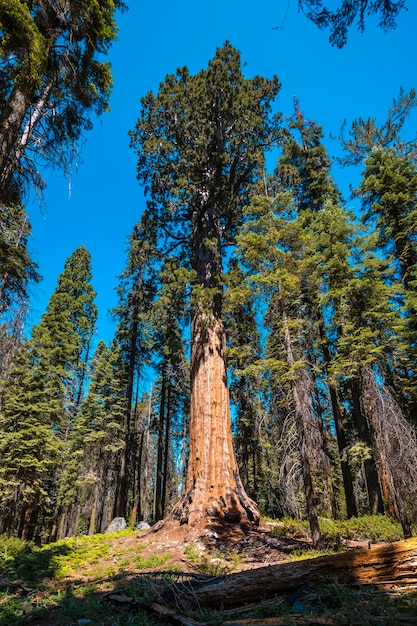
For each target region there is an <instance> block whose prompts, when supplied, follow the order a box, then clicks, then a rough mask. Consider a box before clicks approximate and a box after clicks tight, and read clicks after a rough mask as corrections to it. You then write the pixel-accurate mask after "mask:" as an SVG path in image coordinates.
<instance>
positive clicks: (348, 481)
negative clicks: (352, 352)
mask: <svg viewBox="0 0 417 626" xmlns="http://www.w3.org/2000/svg"><path fill="white" fill-rule="evenodd" d="M319 332H320V339H321V340H322V345H323V356H324V362H325V366H326V370H328V368H329V365H330V363H331V360H332V358H331V354H330V349H329V346H328V340H327V334H326V331H325V329H324V326H323V324H322V323H320V325H319ZM327 386H328V389H329V395H330V402H331V405H332V413H333V421H334V425H335V430H336V438H337V446H338V449H339V457H340V469H341V470H342V478H343V487H344V491H345V501H346V513H347V516H348V517H357V515H358V509H357V506H356V501H355V494H354V489H353V480H352V474H351V472H350V467H349V462H348V458H347V448H348V443H347V438H346V428H345V425H344V423H343V417H342V410H341V407H340V402H339V396H338V393H337V389H336V386H335V385H333V384H332V383H331V382H328V383H327Z"/></svg>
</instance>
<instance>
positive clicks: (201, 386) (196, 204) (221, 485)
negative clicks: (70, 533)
mask: <svg viewBox="0 0 417 626" xmlns="http://www.w3.org/2000/svg"><path fill="white" fill-rule="evenodd" d="M278 89H279V83H278V80H277V79H276V78H274V79H272V80H266V79H263V78H261V77H258V76H257V77H255V78H253V79H250V80H249V79H245V78H244V76H243V74H242V70H241V66H240V58H239V53H238V52H237V51H236V50H234V49H233V48H232V46H231V45H230V44H229V43H226V44H225V45H224V46H223V47H222V48H220V49H218V50H217V52H216V55H215V57H214V59H212V60H211V61H210V62H209V65H208V68H207V69H206V70H202V71H200V72H199V73H197V74H196V75H194V76H191V75H190V73H189V71H188V70H187V68H185V67H184V68H181V69H179V70H177V73H176V74H175V75H171V76H167V77H166V79H165V82H163V83H162V84H161V85H160V88H159V92H158V94H157V95H156V96H155V95H154V94H153V93H149V94H147V95H146V96H145V97H144V98H143V100H142V111H141V114H140V118H139V120H138V122H137V124H136V128H135V130H134V131H132V132H131V139H132V146H133V147H134V148H135V149H136V150H137V152H138V166H137V171H138V178H139V180H141V181H142V182H144V183H145V185H146V189H147V191H148V193H149V197H150V202H149V208H150V211H151V215H152V219H153V222H154V224H155V225H156V226H157V227H159V228H161V229H163V232H164V233H165V234H166V236H167V238H168V241H169V243H170V245H173V244H174V245H178V244H179V243H180V242H183V244H184V247H183V250H184V252H185V253H186V254H187V256H188V259H189V263H190V264H191V268H192V270H193V281H192V329H191V418H190V455H189V462H188V476H187V484H186V488H185V493H184V496H183V498H182V500H181V501H180V502H179V503H178V505H177V507H176V508H175V510H174V516H175V517H176V518H178V519H180V520H181V521H182V522H188V523H190V524H192V523H194V522H195V523H199V522H200V523H204V522H205V520H206V518H207V517H212V516H214V517H216V518H218V519H219V520H221V521H226V522H232V523H238V522H247V521H249V522H255V523H256V522H257V521H258V519H259V514H258V512H257V510H256V507H255V505H254V503H253V502H252V501H251V500H250V499H249V498H248V496H247V495H246V494H245V491H244V489H243V486H242V485H241V480H240V478H239V474H238V470H237V465H236V461H235V457H234V453H233V449H232V437H231V428H230V411H229V396H228V389H227V375H226V370H225V329H224V323H223V311H222V302H223V295H222V292H223V279H222V262H223V252H222V250H223V246H224V244H225V243H227V242H229V241H232V240H233V236H234V234H235V232H236V229H237V227H238V226H239V224H240V222H241V210H242V206H243V205H244V204H245V202H246V199H247V193H248V188H249V185H250V184H251V183H252V182H253V181H254V180H255V178H256V176H257V175H258V173H259V172H260V168H261V167H262V165H263V158H264V157H263V151H264V149H265V147H266V146H268V145H270V144H271V143H273V142H274V140H275V139H276V138H277V135H278V128H277V119H276V118H272V117H271V115H270V113H271V103H272V100H273V98H274V97H275V96H276V94H277V92H278Z"/></svg>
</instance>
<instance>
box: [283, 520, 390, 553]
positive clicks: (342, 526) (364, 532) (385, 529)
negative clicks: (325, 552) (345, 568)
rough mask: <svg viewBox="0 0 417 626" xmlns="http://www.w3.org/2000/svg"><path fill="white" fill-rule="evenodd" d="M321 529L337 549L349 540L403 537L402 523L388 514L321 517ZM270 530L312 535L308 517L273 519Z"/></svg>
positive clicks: (296, 536)
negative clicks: (274, 520)
mask: <svg viewBox="0 0 417 626" xmlns="http://www.w3.org/2000/svg"><path fill="white" fill-rule="evenodd" d="M319 522H320V529H321V533H322V537H323V541H324V543H325V545H326V547H327V548H330V549H331V550H338V549H340V548H342V546H343V544H344V542H345V541H346V540H349V539H350V540H358V541H361V540H364V541H365V540H370V541H398V540H399V539H402V530H401V524H400V523H399V522H398V521H396V520H394V519H392V517H388V516H387V515H364V516H363V517H352V518H350V519H348V520H332V519H328V518H325V517H321V518H320V520H319ZM274 524H275V525H274V527H273V528H272V531H271V533H272V534H273V535H274V536H275V537H291V538H292V539H302V538H303V537H307V536H308V535H309V532H310V531H309V525H308V522H307V521H305V520H304V521H302V522H300V521H299V520H296V519H293V518H283V519H282V520H280V521H278V522H274Z"/></svg>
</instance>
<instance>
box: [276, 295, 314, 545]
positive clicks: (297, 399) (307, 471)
mask: <svg viewBox="0 0 417 626" xmlns="http://www.w3.org/2000/svg"><path fill="white" fill-rule="evenodd" d="M281 315H282V325H283V330H284V342H285V350H286V356H287V363H288V366H289V368H290V369H291V370H294V366H295V359H294V354H293V350H292V345H291V335H290V329H289V325H288V318H287V313H286V310H285V307H284V304H283V303H282V301H281ZM291 391H292V396H293V401H294V410H295V422H296V428H297V432H298V438H299V452H300V461H301V472H302V476H303V485H304V495H305V499H306V508H307V516H308V521H309V524H310V531H311V538H312V540H313V545H314V547H315V548H316V549H317V550H321V549H322V548H323V540H322V536H321V531H320V524H319V518H318V515H317V509H316V496H315V493H314V486H313V479H312V475H311V464H310V459H309V454H308V442H307V432H306V423H305V419H306V416H307V414H308V411H309V408H308V407H307V406H306V403H305V402H303V401H302V393H300V391H301V390H300V382H299V380H296V379H293V380H292V381H291Z"/></svg>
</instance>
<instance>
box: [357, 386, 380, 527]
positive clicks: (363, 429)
mask: <svg viewBox="0 0 417 626" xmlns="http://www.w3.org/2000/svg"><path fill="white" fill-rule="evenodd" d="M350 388H351V392H352V403H353V415H354V418H355V423H356V427H357V429H358V433H359V437H360V439H361V440H362V441H364V442H365V443H366V445H367V446H368V447H369V448H370V450H373V444H372V438H371V433H370V431H369V425H368V422H367V419H366V416H365V415H364V413H363V411H362V406H361V390H360V380H359V379H358V378H354V379H353V380H351V383H350ZM363 466H364V470H365V479H366V487H367V490H368V500H369V510H370V513H371V515H376V514H377V513H381V514H382V513H384V503H383V500H382V493H381V488H380V485H379V477H378V470H377V467H376V465H375V459H374V457H373V456H372V457H371V458H370V459H365V460H364V462H363Z"/></svg>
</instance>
